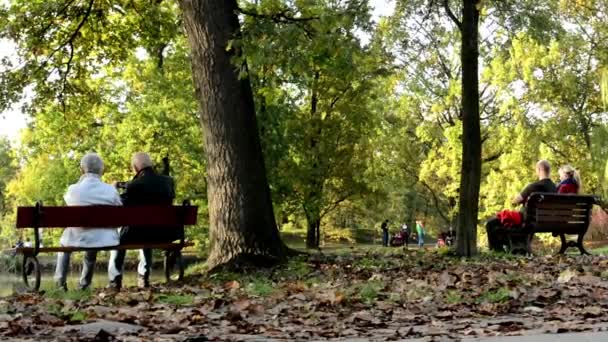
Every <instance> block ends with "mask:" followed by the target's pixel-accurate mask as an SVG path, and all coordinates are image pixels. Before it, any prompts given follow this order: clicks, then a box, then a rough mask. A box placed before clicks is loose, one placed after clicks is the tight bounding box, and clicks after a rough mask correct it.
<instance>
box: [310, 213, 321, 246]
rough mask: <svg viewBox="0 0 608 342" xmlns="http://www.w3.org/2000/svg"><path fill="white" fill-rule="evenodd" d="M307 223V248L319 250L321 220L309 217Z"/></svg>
mask: <svg viewBox="0 0 608 342" xmlns="http://www.w3.org/2000/svg"><path fill="white" fill-rule="evenodd" d="M306 223H307V226H308V227H307V229H306V248H308V249H319V246H320V233H321V219H320V218H318V217H307V218H306Z"/></svg>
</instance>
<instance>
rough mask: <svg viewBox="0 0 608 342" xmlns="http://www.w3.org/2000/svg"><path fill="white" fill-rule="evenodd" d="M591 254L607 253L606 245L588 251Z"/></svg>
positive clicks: (607, 247)
mask: <svg viewBox="0 0 608 342" xmlns="http://www.w3.org/2000/svg"><path fill="white" fill-rule="evenodd" d="M590 252H591V253H593V254H600V255H607V254H608V246H602V247H598V248H594V249H592V250H591V251H590Z"/></svg>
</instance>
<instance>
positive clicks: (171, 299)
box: [155, 294, 194, 306]
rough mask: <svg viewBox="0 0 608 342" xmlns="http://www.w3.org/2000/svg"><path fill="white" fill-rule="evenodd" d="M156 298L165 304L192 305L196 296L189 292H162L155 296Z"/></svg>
mask: <svg viewBox="0 0 608 342" xmlns="http://www.w3.org/2000/svg"><path fill="white" fill-rule="evenodd" d="M155 300H156V301H157V302H159V303H163V304H169V305H173V306H184V305H191V304H192V303H193V302H194V296H193V295H187V294H160V295H158V296H156V297H155Z"/></svg>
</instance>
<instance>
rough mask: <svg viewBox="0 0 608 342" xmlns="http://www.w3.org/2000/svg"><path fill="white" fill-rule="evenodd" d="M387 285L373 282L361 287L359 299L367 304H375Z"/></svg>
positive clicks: (381, 282)
mask: <svg viewBox="0 0 608 342" xmlns="http://www.w3.org/2000/svg"><path fill="white" fill-rule="evenodd" d="M385 287H386V284H385V283H384V282H383V281H380V280H372V281H369V282H366V283H364V284H362V285H360V286H359V298H360V299H361V300H362V301H363V302H364V303H367V304H370V303H373V302H374V301H376V299H378V296H379V295H380V293H381V291H382V290H383V289H384V288H385Z"/></svg>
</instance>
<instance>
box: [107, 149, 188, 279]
mask: <svg viewBox="0 0 608 342" xmlns="http://www.w3.org/2000/svg"><path fill="white" fill-rule="evenodd" d="M131 167H132V169H133V171H134V172H135V177H134V178H133V180H131V181H130V182H128V183H126V185H125V192H124V194H122V196H121V197H122V202H123V205H124V206H137V205H155V204H156V205H172V204H173V200H174V199H175V185H174V182H173V178H171V177H169V176H166V175H160V174H158V173H156V171H155V170H154V163H153V162H152V159H151V158H150V156H149V155H148V154H147V153H143V152H138V153H136V154H135V155H133V159H132V161H131ZM183 234H184V233H183V229H182V228H178V227H167V228H158V227H151V228H147V227H142V226H132V227H123V228H122V229H121V231H120V244H121V245H122V244H137V243H165V242H172V241H174V240H178V239H180V238H181V237H182V236H183ZM125 252H126V251H124V250H117V251H112V252H111V255H110V263H109V265H108V268H109V270H108V273H109V275H110V287H111V288H117V289H119V288H120V287H121V286H122V270H123V264H124V259H125ZM151 267H152V250H151V249H142V250H140V251H139V265H138V267H137V273H138V282H137V284H138V286H139V287H149V286H150V270H151Z"/></svg>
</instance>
